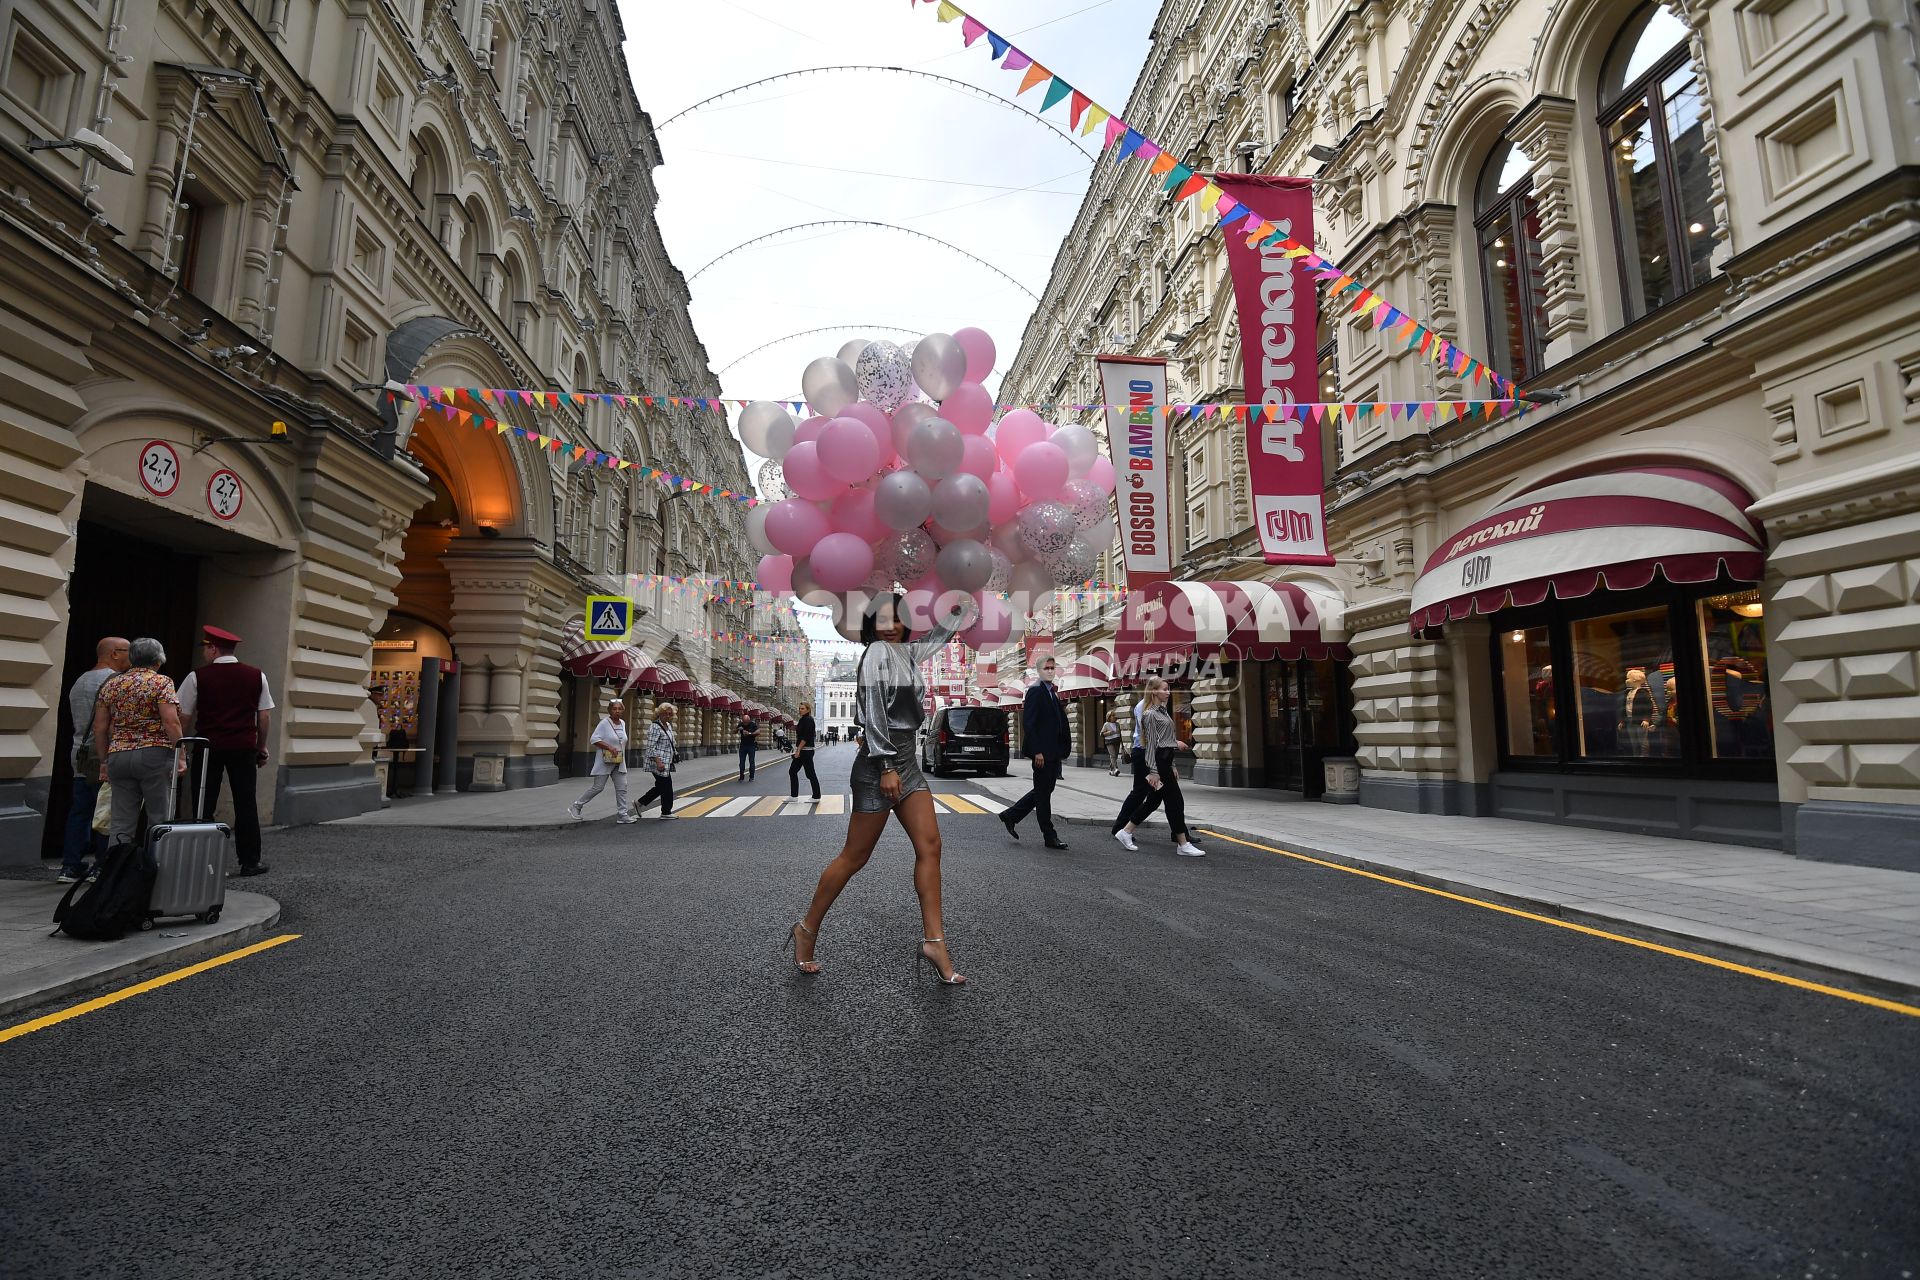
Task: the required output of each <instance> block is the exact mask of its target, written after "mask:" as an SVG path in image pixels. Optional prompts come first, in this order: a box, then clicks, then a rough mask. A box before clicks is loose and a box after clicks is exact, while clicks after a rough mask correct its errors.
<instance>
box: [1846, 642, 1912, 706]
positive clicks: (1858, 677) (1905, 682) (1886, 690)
mask: <svg viewBox="0 0 1920 1280" xmlns="http://www.w3.org/2000/svg"><path fill="white" fill-rule="evenodd" d="M1840 678H1841V682H1842V687H1843V688H1844V689H1845V690H1846V695H1847V696H1848V697H1849V698H1882V697H1893V698H1897V697H1900V696H1901V695H1903V694H1910V693H1920V686H1917V685H1916V682H1915V679H1914V655H1913V654H1912V652H1906V653H1863V654H1856V655H1854V656H1852V657H1847V658H1842V659H1840Z"/></svg>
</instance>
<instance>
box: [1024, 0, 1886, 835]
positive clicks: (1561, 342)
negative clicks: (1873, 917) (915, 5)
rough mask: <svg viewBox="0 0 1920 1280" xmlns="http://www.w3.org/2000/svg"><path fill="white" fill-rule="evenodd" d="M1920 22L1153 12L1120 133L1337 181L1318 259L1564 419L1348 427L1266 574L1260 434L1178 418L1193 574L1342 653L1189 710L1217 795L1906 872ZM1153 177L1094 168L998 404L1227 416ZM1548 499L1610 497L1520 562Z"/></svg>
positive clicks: (1249, 666)
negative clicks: (1626, 832) (1276, 791)
mask: <svg viewBox="0 0 1920 1280" xmlns="http://www.w3.org/2000/svg"><path fill="white" fill-rule="evenodd" d="M1914 23H1915V18H1914V13H1913V10H1912V9H1911V7H1910V6H1904V7H1903V6H1902V5H1901V4H1900V3H1897V2H1896V0H1829V2H1827V3H1815V2H1807V3H1802V2H1800V0H1786V2H1784V3H1769V4H1748V3H1740V2H1739V0H1672V2H1671V3H1668V4H1648V3H1642V2H1641V0H1597V2H1594V3H1579V4H1574V3H1568V2H1566V0H1415V2H1411V3H1390V2H1387V0H1357V2H1355V3H1339V4H1334V3H1327V2H1325V0H1281V2H1280V3H1264V4H1259V5H1245V4H1235V3H1225V2H1223V0H1169V3H1167V4H1166V5H1165V6H1164V7H1163V9H1162V11H1161V14H1160V18H1159V21H1158V25H1157V27H1156V30H1155V33H1154V43H1153V48H1152V52H1151V54H1150V55H1149V57H1148V59H1147V63H1146V66H1145V68H1144V69H1143V70H1142V72H1141V74H1140V77H1139V80H1138V82H1137V84H1136V87H1135V90H1134V92H1133V95H1132V98H1131V99H1130V101H1129V102H1128V105H1127V111H1126V118H1127V119H1128V120H1129V121H1131V122H1133V123H1135V124H1136V125H1137V126H1139V127H1140V128H1141V130H1142V131H1143V132H1145V133H1147V134H1148V135H1149V136H1151V137H1153V138H1155V139H1156V140H1158V141H1159V142H1160V143H1161V144H1162V145H1163V146H1165V147H1166V148H1167V149H1169V150H1171V151H1172V152H1174V153H1175V154H1177V155H1179V156H1181V157H1183V158H1184V159H1185V160H1186V161H1187V162H1188V163H1190V164H1193V165H1195V166H1196V167H1197V168H1198V169H1200V170H1202V171H1241V172H1260V173H1283V174H1295V175H1309V176H1312V177H1314V178H1315V181H1316V188H1315V199H1314V214H1315V224H1316V225H1315V228H1314V230H1315V237H1316V248H1317V250H1318V251H1319V252H1320V253H1322V254H1324V255H1325V256H1327V257H1328V258H1330V259H1331V260H1333V261H1335V262H1338V263H1340V264H1341V265H1342V267H1343V268H1344V269H1345V270H1346V271H1347V272H1349V273H1350V274H1352V275H1353V276H1354V277H1356V278H1358V279H1359V280H1361V281H1363V282H1364V283H1365V285H1366V287H1367V288H1368V289H1370V290H1372V291H1373V292H1374V293H1376V294H1378V295H1379V296H1380V297H1383V298H1385V299H1388V300H1389V301H1392V302H1393V303H1395V304H1396V305H1398V306H1399V307H1401V308H1402V309H1404V310H1405V311H1407V312H1409V313H1411V314H1413V315H1415V316H1417V317H1419V318H1420V319H1421V320H1422V322H1423V323H1425V324H1427V325H1429V326H1430V327H1432V328H1433V329H1434V330H1435V331H1436V332H1439V333H1442V334H1445V335H1449V336H1451V337H1452V338H1453V339H1454V341H1456V342H1457V343H1458V344H1459V345H1460V346H1462V347H1463V348H1465V349H1467V350H1468V351H1471V352H1473V353H1475V354H1477V355H1479V356H1480V357H1482V358H1483V359H1485V360H1487V361H1489V362H1490V363H1491V364H1492V365H1493V367H1495V368H1496V369H1498V370H1500V371H1501V372H1502V373H1503V374H1505V375H1507V376H1509V377H1511V378H1513V379H1514V380H1515V381H1517V382H1518V383H1519V384H1520V386H1521V387H1522V389H1523V391H1525V392H1527V393H1544V394H1543V395H1542V400H1543V401H1547V403H1542V404H1540V405H1539V406H1538V407H1536V408H1535V409H1533V410H1532V411H1531V412H1528V413H1526V414H1524V415H1522V416H1518V417H1511V418H1498V419H1494V420H1486V419H1479V420H1471V421H1459V420H1452V421H1449V420H1441V421H1437V422H1436V421H1434V420H1431V419H1422V418H1421V417H1419V416H1417V415H1416V416H1414V417H1413V418H1412V419H1411V420H1408V419H1406V418H1403V417H1400V416H1372V417H1368V416H1355V417H1352V418H1349V417H1346V416H1344V415H1343V416H1341V417H1339V418H1337V419H1334V420H1331V421H1329V423H1328V424H1327V426H1326V428H1325V436H1324V441H1323V443H1324V446H1325V448H1324V453H1325V457H1326V473H1327V474H1326V491H1325V497H1326V504H1327V529H1328V536H1329V546H1330V549H1331V550H1332V551H1333V554H1334V556H1335V557H1336V561H1337V563H1336V564H1335V565H1333V566H1331V567H1329V568H1309V567H1303V566H1271V567H1269V566H1267V565H1265V564H1264V563H1263V562H1262V559H1261V557H1260V555H1259V545H1258V542H1257V540H1256V539H1255V537H1254V533H1253V530H1252V528H1251V519H1250V510H1251V507H1250V502H1249V494H1248V471H1247V465H1246V442H1245V438H1244V433H1245V429H1244V427H1241V426H1238V425H1236V424H1233V423H1231V422H1227V421H1223V420H1222V419H1221V418H1219V417H1217V416H1216V417H1213V418H1210V419H1207V418H1203V419H1200V420H1197V421H1188V422H1182V423H1179V424H1177V425H1176V426H1175V427H1174V428H1173V430H1172V433H1171V441H1170V446H1171V447H1170V455H1171V458H1170V460H1171V465H1172V467H1173V480H1174V484H1173V492H1174V493H1175V494H1176V495H1177V497H1176V500H1175V502H1174V504H1173V505H1174V512H1173V515H1174V523H1175V530H1174V539H1175V541H1174V550H1175V554H1176V557H1177V560H1178V563H1177V570H1176V571H1177V576H1178V577H1179V578H1180V579H1182V580H1185V581H1188V582H1193V583H1205V582H1209V581H1211V582H1225V583H1229V584H1235V583H1239V584H1245V583H1250V582H1255V581H1258V582H1260V583H1262V584H1266V585H1268V586H1272V587H1276V588H1278V587H1282V586H1284V587H1286V588H1287V589H1289V590H1293V589H1298V590H1299V591H1301V592H1304V593H1307V594H1309V595H1311V597H1312V598H1313V599H1314V600H1315V601H1317V602H1319V637H1318V638H1319V639H1320V640H1322V641H1324V644H1323V646H1322V653H1321V655H1320V656H1305V655H1302V656H1298V657H1296V658H1293V659H1291V660H1277V661H1272V662H1265V663H1254V662H1247V661H1242V662H1238V663H1229V664H1228V666H1227V668H1226V669H1224V670H1223V671H1220V672H1218V673H1216V677H1215V678H1211V679H1206V680H1201V681H1198V682H1196V683H1195V684H1194V685H1193V686H1192V687H1191V688H1190V689H1189V690H1187V695H1188V698H1189V699H1190V704H1191V708H1192V714H1193V717H1194V722H1195V723H1194V734H1195V735H1196V739H1197V748H1198V749H1197V759H1196V761H1195V774H1196V776H1197V777H1199V778H1202V779H1204V780H1210V781H1216V782H1222V783H1227V784H1230V785H1254V786H1259V785H1272V786H1281V787H1288V788H1291V789H1295V790H1302V791H1305V792H1306V793H1308V794H1313V793H1315V792H1316V791H1317V789H1318V788H1319V786H1320V785H1321V781H1320V780H1321V778H1322V777H1323V776H1324V774H1323V769H1322V765H1323V763H1324V760H1325V759H1326V758H1328V757H1332V758H1335V759H1336V760H1338V759H1340V758H1343V757H1345V756H1347V755H1351V756H1352V757H1354V759H1355V760H1356V761H1357V765H1358V771H1359V774H1360V783H1359V788H1360V796H1361V801H1362V802H1363V803H1367V804H1373V805H1380V806H1386V807H1392V808H1397V809H1404V810H1410V811H1417V812H1434V813H1467V814H1499V815H1505V816H1513V817H1523V818H1536V819H1539V820H1542V821H1548V822H1570V823H1579V824H1585V825H1595V826H1604V827H1614V828H1620V829H1631V830H1640V831H1650V832H1659V833H1667V834H1673V835H1681V836H1695V837H1701V838H1713V839H1723V840H1732V841H1739V842H1747V843H1753V844H1758V845H1765V846H1772V847H1780V848H1785V849H1789V850H1793V851H1795V852H1798V853H1799V854H1801V855H1803V856H1808V857H1813V858H1834V859H1842V860H1848V861H1867V862H1878V863H1883V864H1886V865H1899V866H1909V867H1910V866H1916V865H1920V745H1916V744H1920V666H1917V665H1916V662H1917V660H1916V652H1915V651H1916V648H1920V567H1917V566H1920V560H1916V558H1915V557H1916V554H1920V308H1917V307H1916V304H1915V302H1914V300H1913V297H1912V294H1911V290H1910V288H1909V287H1908V285H1907V284H1906V283H1905V282H1906V281H1909V280H1911V279H1913V278H1915V277H1916V269H1917V268H1920V239H1917V238H1916V230H1917V229H1920V202H1917V201H1916V195H1917V194H1920V167H1916V161H1917V160H1920V155H1917V154H1916V149H1917V147H1920V143H1917V142H1916V139H1920V110H1917V109H1916V107H1915V101H1916V99H1917V98H1920V92H1917V90H1920V84H1917V83H1916V78H1915V72H1914V71H1913V68H1912V64H1911V58H1912V49H1913V44H1912V42H1913V41H1914V39H1915V38H1916V32H1915V30H1914ZM1310 149H1311V150H1310ZM1159 188H1160V182H1159V180H1158V179H1157V178H1154V177H1152V176H1150V175H1148V174H1147V172H1146V169H1145V166H1143V165H1137V164H1136V165H1127V166H1118V167H1116V166H1112V165H1103V166H1101V167H1100V168H1099V169H1098V171H1097V173H1096V178H1095V180H1094V184H1093V186H1092V188H1091V190H1090V191H1089V193H1088V195H1087V197H1086V200H1085V202H1084V204H1083V206H1082V208H1081V210H1080V214H1079V217H1078V220H1077V221H1076V224H1075V226H1074V229H1073V231H1072V233H1071V234H1070V235H1069V236H1068V238H1067V241H1066V243H1065V245H1063V247H1062V250H1061V253H1060V256H1059V258H1058V260H1057V261H1056V265H1055V270H1054V274H1053V277H1052V279H1051V281H1050V282H1049V285H1048V288H1047V291H1046V293H1045V295H1044V297H1043V300H1042V303H1041V305H1040V308H1039V309H1038V311H1037V312H1036V314H1035V316H1034V318H1033V320H1032V322H1031V323H1030V325H1029V328H1028V330H1027V332H1026V335H1025V340H1024V342H1023V344H1022V346H1021V349H1020V352H1019V354H1018V356H1017V358H1016V360H1015V361H1014V364H1013V366H1012V369H1011V371H1010V373H1009V376H1008V379H1007V383H1006V386H1005V388H1004V389H1003V391H1002V399H1003V400H1009V401H1029V400H1030V401H1064V402H1084V401H1093V400H1098V399H1100V397H1099V396H1098V394H1097V393H1096V389H1097V385H1098V383H1097V377H1096V373H1095V369H1094V366H1093V361H1092V355H1093V354H1094V353H1096V352H1099V351H1119V352H1123V353H1132V354H1137V355H1152V356H1164V357H1166V358H1168V359H1169V360H1170V362H1171V363H1170V366H1169V383H1170V397H1171V398H1172V399H1174V400H1176V401H1182V402H1195V403H1206V402H1212V401H1226V402H1238V401H1241V400H1242V399H1243V398H1244V388H1243V385H1242V382H1241V369H1242V363H1241V345H1240V344H1241V335H1240V333H1239V331H1238V329H1239V327H1238V323H1237V320H1236V313H1235V310H1234V299H1233V290H1232V284H1231V281H1230V279H1229V278H1228V275H1227V272H1226V266H1225V251H1224V246H1223V244H1222V240H1221V237H1220V236H1219V235H1218V234H1215V233H1213V232H1211V231H1210V229H1209V228H1210V226H1211V224H1212V222H1213V219H1212V218H1211V217H1209V216H1206V215H1203V214H1200V213H1199V211H1198V210H1197V209H1195V208H1194V206H1193V203H1192V202H1190V201H1187V202H1171V201H1169V200H1168V199H1167V198H1166V196H1165V195H1164V194H1162V193H1161V192H1160V189H1159ZM1303 282H1304V277H1303ZM1303 287H1304V283H1303ZM1323 302H1324V294H1323ZM1317 347H1318V352H1319V362H1320V373H1321V383H1322V394H1321V398H1322V399H1323V400H1327V401H1403V402H1404V401H1427V400H1442V399H1458V398H1472V397H1476V396H1484V395H1485V394H1486V392H1485V390H1484V388H1476V387H1475V386H1473V385H1471V384H1463V380H1462V379H1461V378H1458V377H1454V376H1451V375H1450V374H1448V373H1447V372H1445V371H1444V370H1442V369H1440V368H1438V367H1437V366H1435V365H1434V364H1432V363H1429V362H1428V361H1426V360H1425V359H1423V358H1421V357H1420V356H1419V355H1418V354H1417V353H1415V352H1410V351H1408V350H1407V344H1405V343H1404V342H1401V341H1397V340H1393V339H1391V338H1389V337H1388V336H1387V335H1386V334H1384V333H1382V332H1380V331H1378V330H1375V329H1373V328H1372V327H1371V326H1370V325H1369V324H1367V323H1366V322H1365V320H1364V319H1363V317H1361V316H1358V315H1354V314H1352V313H1351V312H1349V311H1348V309H1347V308H1346V307H1345V306H1344V305H1342V306H1341V307H1340V308H1339V310H1338V312H1337V313H1336V314H1332V315H1329V314H1328V313H1327V310H1326V308H1325V307H1324V306H1323V307H1322V320H1321V329H1320V334H1319V341H1318V344H1317ZM1087 425H1089V426H1093V427H1095V428H1096V429H1097V430H1098V429H1100V428H1101V425H1102V424H1100V423H1098V422H1095V421H1092V420H1088V423H1087ZM1582 504H1584V505H1582ZM1549 509H1551V510H1552V511H1553V512H1554V513H1555V519H1559V518H1560V513H1562V512H1569V511H1576V510H1583V511H1585V512H1587V515H1586V516H1585V517H1582V518H1581V519H1579V520H1573V521H1572V526H1570V527H1568V528H1565V529H1563V530H1561V531H1560V533H1561V534H1562V536H1561V537H1558V538H1554V539H1548V538H1546V537H1539V538H1535V537H1534V533H1533V531H1531V530H1529V529H1527V528H1525V527H1523V526H1524V524H1525V521H1526V520H1527V519H1528V518H1529V513H1534V514H1536V515H1540V514H1543V513H1545V512H1546V511H1548V510H1549ZM1569 519H1571V517H1569ZM1583 521H1584V523H1583ZM1535 525H1536V526H1537V525H1538V521H1537V520H1536V521H1535ZM1500 548H1506V550H1500ZM1609 549H1611V551H1612V555H1611V557H1609V555H1608V554H1607V552H1608V550H1609ZM1469 553H1470V554H1469ZM1482 553H1485V554H1482ZM1529 555H1531V556H1533V557H1534V559H1535V561H1536V564H1535V568H1534V570H1533V571H1532V572H1531V573H1529V574H1525V575H1521V576H1519V577H1514V576H1511V575H1510V574H1509V572H1508V566H1509V565H1510V564H1511V562H1513V561H1514V560H1515V559H1516V557H1518V558H1525V557H1526V556H1529ZM1116 559H1117V548H1116V550H1115V551H1114V552H1113V553H1110V555H1109V559H1108V563H1107V565H1106V566H1105V573H1104V575H1103V576H1105V577H1107V578H1108V579H1110V580H1118V579H1119V578H1120V577H1121V573H1122V570H1121V567H1120V566H1119V565H1118V564H1117V563H1115V560H1116ZM1496 562H1497V563H1496ZM1563 570H1566V571H1569V572H1563ZM1487 575H1493V576H1492V577H1489V576H1487ZM1480 584H1486V585H1488V586H1490V587H1492V588H1494V589H1489V590H1476V589H1475V588H1476V586H1477V585H1480ZM1118 613H1119V609H1118V606H1117V605H1108V606H1106V607H1095V608H1092V609H1086V610H1081V611H1080V612H1079V613H1077V614H1076V615H1075V616H1073V617H1072V618H1070V619H1069V620H1067V621H1065V622H1063V624H1062V627H1061V629H1060V631H1059V633H1058V639H1059V641H1060V643H1061V646H1062V649H1063V651H1078V652H1083V653H1085V652H1092V651H1094V650H1097V649H1098V648H1099V647H1100V646H1101V645H1102V644H1104V643H1111V641H1112V639H1113V636H1114V631H1115V628H1116V626H1117V624H1118V617H1117V615H1118ZM1125 701H1126V700H1125V698H1124V697H1123V698H1122V699H1121V702H1122V704H1123V706H1124V702H1125ZM1103 705H1104V703H1103V702H1102V701H1101V700H1098V699H1089V703H1088V708H1087V714H1088V715H1090V716H1097V715H1099V714H1101V707H1102V706H1103ZM1095 723H1097V720H1096V721H1095ZM1082 728H1083V733H1082V737H1081V740H1082V741H1083V742H1086V741H1089V740H1090V739H1089V738H1088V737H1087V735H1086V734H1085V733H1084V729H1085V728H1086V726H1082Z"/></svg>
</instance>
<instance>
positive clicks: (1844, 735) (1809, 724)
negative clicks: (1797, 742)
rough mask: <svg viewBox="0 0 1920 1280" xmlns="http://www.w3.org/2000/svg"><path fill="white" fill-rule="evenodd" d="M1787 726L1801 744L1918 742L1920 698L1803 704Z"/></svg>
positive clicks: (1795, 709) (1795, 711)
mask: <svg viewBox="0 0 1920 1280" xmlns="http://www.w3.org/2000/svg"><path fill="white" fill-rule="evenodd" d="M1786 723H1787V725H1788V726H1789V727H1791V728H1792V729H1793V731H1794V732H1795V733H1796V734H1798V735H1799V737H1800V739H1801V740H1802V741H1803V742H1848V743H1852V742H1860V741H1862V740H1866V741H1879V742H1888V741H1892V742H1920V698H1871V699H1861V700H1854V699H1851V698H1849V699H1845V700H1843V701H1840V702H1803V703H1801V704H1800V705H1799V706H1797V707H1795V708H1794V709H1793V710H1791V711H1789V712H1787V715H1786Z"/></svg>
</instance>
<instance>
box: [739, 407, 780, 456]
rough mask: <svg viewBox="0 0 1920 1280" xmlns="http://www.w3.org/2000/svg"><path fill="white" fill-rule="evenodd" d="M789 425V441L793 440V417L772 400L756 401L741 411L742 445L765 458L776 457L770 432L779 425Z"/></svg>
mask: <svg viewBox="0 0 1920 1280" xmlns="http://www.w3.org/2000/svg"><path fill="white" fill-rule="evenodd" d="M783 422H784V423H786V425H787V439H788V440H789V441H791V440H792V438H793V415H792V414H790V413H788V412H787V411H786V410H785V409H783V408H781V407H780V406H779V405H778V404H775V403H774V402H773V401H771V400H755V401H754V402H753V403H752V404H750V405H748V406H747V407H746V408H744V409H742V410H741V411H740V443H741V444H743V445H745V446H747V449H748V450H749V451H750V452H753V453H757V454H759V455H760V456H761V457H763V458H771V457H773V456H774V453H773V450H772V449H771V448H770V447H769V445H770V444H771V440H772V438H771V437H770V436H769V434H768V432H769V431H770V430H772V428H773V427H774V426H775V425H777V424H779V423H783Z"/></svg>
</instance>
